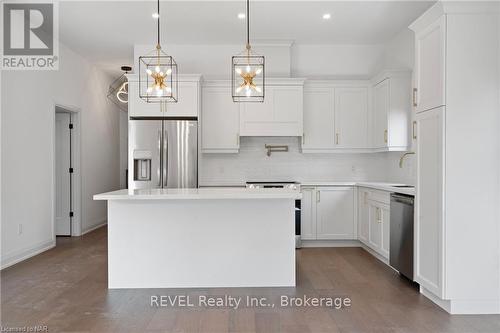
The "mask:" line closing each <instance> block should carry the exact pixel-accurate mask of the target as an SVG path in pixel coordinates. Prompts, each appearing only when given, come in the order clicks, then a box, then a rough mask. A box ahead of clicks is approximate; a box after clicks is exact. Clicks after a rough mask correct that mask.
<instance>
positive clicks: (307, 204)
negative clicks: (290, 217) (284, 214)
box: [300, 188, 316, 240]
mask: <svg viewBox="0 0 500 333" xmlns="http://www.w3.org/2000/svg"><path fill="white" fill-rule="evenodd" d="M315 208H316V191H315V190H314V188H302V200H301V216H300V235H301V236H300V238H301V239H304V240H310V239H316V212H315Z"/></svg>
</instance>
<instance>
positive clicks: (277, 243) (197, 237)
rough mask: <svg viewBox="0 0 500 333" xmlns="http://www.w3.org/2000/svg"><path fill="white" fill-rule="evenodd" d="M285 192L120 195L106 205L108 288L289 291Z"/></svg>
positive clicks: (291, 271) (291, 226)
mask: <svg viewBox="0 0 500 333" xmlns="http://www.w3.org/2000/svg"><path fill="white" fill-rule="evenodd" d="M300 197H301V194H300V192H299V191H295V190H286V189H245V188H201V189H152V190H134V191H130V190H120V191H115V192H109V193H103V194H98V195H95V196H94V200H107V201H108V287H109V288H204V287H277V286H295V222H294V219H295V212H294V210H295V200H296V199H299V198H300Z"/></svg>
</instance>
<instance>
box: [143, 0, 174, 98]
mask: <svg viewBox="0 0 500 333" xmlns="http://www.w3.org/2000/svg"><path fill="white" fill-rule="evenodd" d="M156 6H157V7H156V8H157V12H156V13H155V15H154V16H153V17H155V18H156V19H157V25H156V28H157V31H156V33H157V35H156V49H155V50H153V51H152V52H150V53H149V54H147V55H144V56H141V57H139V97H140V98H142V99H143V100H145V101H146V102H147V103H165V102H166V103H177V101H178V100H179V99H178V89H179V82H178V77H177V74H178V73H177V63H176V62H175V60H174V58H173V57H172V56H169V55H168V54H166V53H165V52H163V50H162V48H161V45H160V0H157V2H156Z"/></svg>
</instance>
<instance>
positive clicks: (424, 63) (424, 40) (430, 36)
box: [413, 15, 446, 112]
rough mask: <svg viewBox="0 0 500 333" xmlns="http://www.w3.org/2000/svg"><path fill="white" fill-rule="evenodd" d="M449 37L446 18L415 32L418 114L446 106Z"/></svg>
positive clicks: (414, 95) (415, 94)
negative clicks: (446, 43)
mask: <svg viewBox="0 0 500 333" xmlns="http://www.w3.org/2000/svg"><path fill="white" fill-rule="evenodd" d="M445 38H446V16H445V15H443V16H441V17H440V18H439V19H437V20H436V21H434V22H433V23H431V24H429V25H428V26H427V27H425V28H423V29H422V30H419V31H418V32H416V33H415V78H414V80H415V87H414V88H413V106H414V107H415V111H416V112H422V111H425V110H429V109H432V108H435V107H438V106H442V105H445Z"/></svg>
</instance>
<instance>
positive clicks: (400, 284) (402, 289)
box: [1, 228, 500, 333]
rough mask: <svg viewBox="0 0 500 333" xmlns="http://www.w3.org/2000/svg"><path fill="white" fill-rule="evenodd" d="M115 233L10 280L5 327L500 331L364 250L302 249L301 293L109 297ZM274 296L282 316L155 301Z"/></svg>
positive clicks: (10, 274)
mask: <svg viewBox="0 0 500 333" xmlns="http://www.w3.org/2000/svg"><path fill="white" fill-rule="evenodd" d="M106 260H107V257H106V229H105V228H101V229H99V230H96V231H94V232H92V233H89V234H87V235H85V236H83V237H80V238H61V239H58V241H57V247H56V248H55V249H52V250H50V251H47V252H45V253H42V254H40V255H38V256H36V257H34V258H31V259H29V260H26V261H24V262H22V263H19V264H17V265H15V266H12V267H10V268H7V269H5V270H3V271H2V272H1V305H2V308H1V323H2V326H3V327H4V328H5V327H24V326H35V325H46V326H47V327H48V331H49V332H60V331H64V332H301V333H306V332H492V333H493V332H496V333H497V332H500V316H496V315H495V316H493V315H489V316H486V315H485V316H450V315H448V314H447V313H446V312H444V311H443V310H441V309H440V308H439V307H437V306H435V305H434V304H433V303H431V302H430V301H429V300H427V299H426V298H425V297H423V296H421V295H420V294H419V293H418V291H417V290H416V289H415V287H413V286H411V285H410V284H409V283H408V282H407V281H406V280H404V279H402V278H400V277H399V276H398V274H396V273H395V272H394V271H392V270H391V269H390V268H388V267H387V266H385V265H384V264H382V263H380V262H379V261H378V260H377V259H375V258H373V257H372V256H371V255H370V254H368V253H366V252H365V251H364V250H362V249H360V248H317V249H301V250H299V251H297V265H298V269H297V287H296V288H232V289H221V288H218V289H184V290H182V289H133V290H131V289H129V290H108V289H107V271H106V267H107V266H106ZM226 294H227V295H231V296H234V297H236V296H246V295H252V296H256V297H267V298H268V299H270V301H271V302H275V303H276V305H277V306H276V307H274V308H270V307H268V308H255V307H240V308H239V309H237V310H234V309H229V308H221V309H207V308H203V307H193V308H181V307H174V308H171V307H170V308H163V307H161V308H158V307H151V306H150V297H151V295H189V296H190V297H191V298H192V299H194V300H196V299H197V296H199V295H211V296H223V295H226ZM282 294H283V295H290V296H295V297H302V296H303V295H307V296H319V297H331V296H339V297H349V298H350V299H351V300H352V305H351V306H350V307H345V308H342V309H334V308H331V307H304V308H284V307H280V306H279V300H280V295H282Z"/></svg>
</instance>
